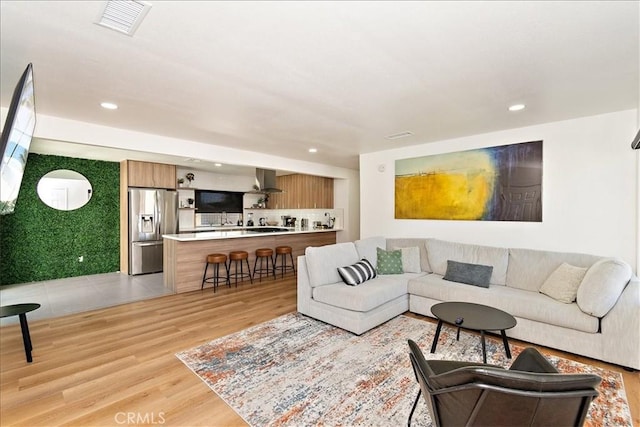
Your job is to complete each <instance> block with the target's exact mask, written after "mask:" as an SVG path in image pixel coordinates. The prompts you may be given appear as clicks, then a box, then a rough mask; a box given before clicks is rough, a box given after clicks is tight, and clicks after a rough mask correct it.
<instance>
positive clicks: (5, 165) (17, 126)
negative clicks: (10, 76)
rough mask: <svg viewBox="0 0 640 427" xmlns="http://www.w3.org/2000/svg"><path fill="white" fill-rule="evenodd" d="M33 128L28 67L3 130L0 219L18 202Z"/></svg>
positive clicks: (23, 74)
mask: <svg viewBox="0 0 640 427" xmlns="http://www.w3.org/2000/svg"><path fill="white" fill-rule="evenodd" d="M35 127H36V105H35V97H34V94H33V67H32V65H31V64H29V65H27V69H26V70H24V73H22V77H20V81H19V82H18V84H17V86H16V88H15V90H14V91H13V97H12V98H11V104H10V105H9V111H8V112H7V119H6V121H5V123H4V127H3V128H2V140H1V141H2V145H1V146H0V148H1V149H2V150H1V151H0V152H1V153H2V163H1V164H0V215H5V214H10V213H13V211H14V209H15V207H16V201H17V200H18V192H19V191H20V184H21V183H22V175H23V174H24V167H25V165H26V164H27V156H28V155H29V146H30V145H31V138H32V137H33V130H34V129H35Z"/></svg>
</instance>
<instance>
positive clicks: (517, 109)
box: [509, 104, 525, 111]
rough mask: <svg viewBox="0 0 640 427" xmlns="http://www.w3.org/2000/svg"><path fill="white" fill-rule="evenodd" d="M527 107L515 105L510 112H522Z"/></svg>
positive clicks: (510, 108)
mask: <svg viewBox="0 0 640 427" xmlns="http://www.w3.org/2000/svg"><path fill="white" fill-rule="evenodd" d="M524 108H525V105H524V104H514V105H512V106H511V107H509V111H520V110H524Z"/></svg>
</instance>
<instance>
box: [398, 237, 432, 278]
mask: <svg viewBox="0 0 640 427" xmlns="http://www.w3.org/2000/svg"><path fill="white" fill-rule="evenodd" d="M426 241H427V239H424V238H418V237H400V238H397V237H396V238H388V239H387V249H400V248H409V247H416V246H417V247H418V249H420V271H424V272H425V273H432V272H433V271H432V270H431V266H430V265H429V257H428V256H427V246H426V245H425V243H426Z"/></svg>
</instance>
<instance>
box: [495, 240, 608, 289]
mask: <svg viewBox="0 0 640 427" xmlns="http://www.w3.org/2000/svg"><path fill="white" fill-rule="evenodd" d="M600 258H602V257H598V256H595V255H587V254H576V253H570V252H551V251H539V250H535V249H518V248H512V249H509V268H508V269H507V286H511V287H514V288H518V289H524V290H527V291H531V292H538V291H539V290H540V287H541V286H542V284H543V283H544V281H545V280H547V277H549V275H550V274H551V273H553V271H554V270H555V269H556V268H558V267H560V264H562V263H563V262H566V263H568V264H571V265H575V266H576V267H583V268H589V267H591V266H592V265H593V263H595V262H596V261H598V260H599V259H600Z"/></svg>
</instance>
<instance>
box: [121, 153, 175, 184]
mask: <svg viewBox="0 0 640 427" xmlns="http://www.w3.org/2000/svg"><path fill="white" fill-rule="evenodd" d="M123 163H126V170H127V183H128V186H129V187H147V188H168V189H175V188H176V166H175V165H166V164H163V163H151V162H140V161H137V160H125V161H124V162H123ZM123 167H124V166H123Z"/></svg>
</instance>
